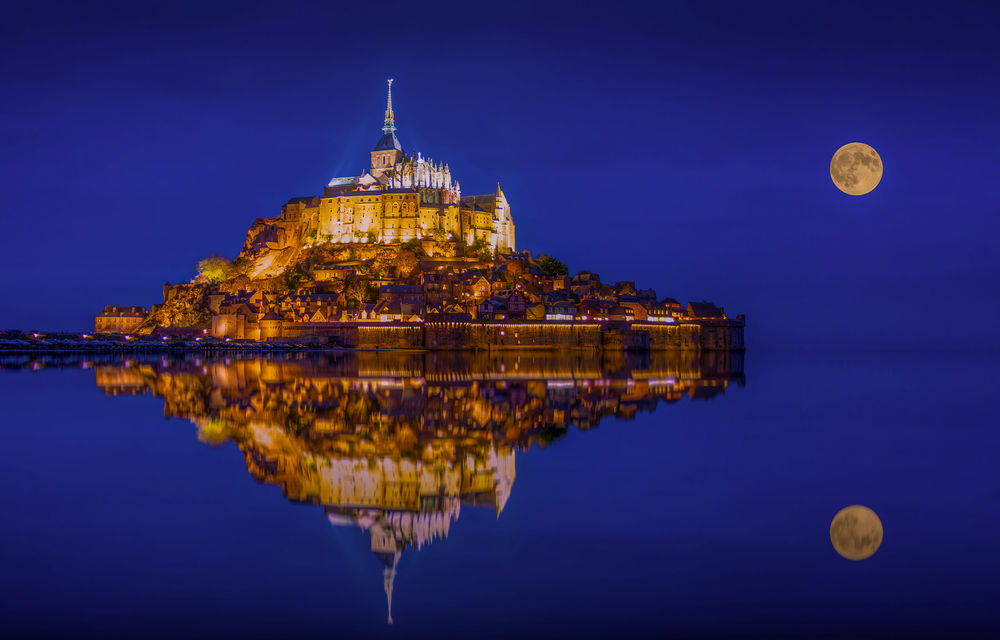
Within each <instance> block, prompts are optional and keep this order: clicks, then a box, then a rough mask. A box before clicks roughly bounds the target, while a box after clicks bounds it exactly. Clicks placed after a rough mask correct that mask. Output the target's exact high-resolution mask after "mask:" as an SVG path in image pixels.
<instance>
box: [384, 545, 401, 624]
mask: <svg viewBox="0 0 1000 640" xmlns="http://www.w3.org/2000/svg"><path fill="white" fill-rule="evenodd" d="M400 555H402V554H400V553H399V552H398V551H397V552H396V553H395V554H393V556H392V564H389V563H388V562H387V563H386V565H385V568H384V569H382V588H383V589H385V605H386V609H388V611H389V619H388V620H387V621H386V622H388V623H389V624H392V583H393V582H394V581H395V580H396V565H397V564H399V556H400Z"/></svg>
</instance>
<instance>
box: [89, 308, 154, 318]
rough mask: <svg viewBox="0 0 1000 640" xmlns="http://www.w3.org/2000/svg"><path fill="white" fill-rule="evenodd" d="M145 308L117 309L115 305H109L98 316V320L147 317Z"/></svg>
mask: <svg viewBox="0 0 1000 640" xmlns="http://www.w3.org/2000/svg"><path fill="white" fill-rule="evenodd" d="M145 315H146V308H145V307H116V306H114V305H108V306H106V307H104V310H103V311H101V312H100V313H98V314H97V317H98V318H110V317H114V318H121V317H137V316H145Z"/></svg>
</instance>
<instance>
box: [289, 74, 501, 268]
mask: <svg viewBox="0 0 1000 640" xmlns="http://www.w3.org/2000/svg"><path fill="white" fill-rule="evenodd" d="M282 215H283V217H285V218H286V219H291V218H298V219H299V220H300V221H301V222H302V223H304V226H305V230H306V234H305V235H306V237H308V238H310V240H311V241H312V242H315V243H323V242H343V243H351V242H381V243H392V242H406V241H408V240H414V239H422V238H427V239H431V238H433V239H438V240H445V239H454V240H460V241H464V242H466V243H467V244H473V243H475V242H477V241H479V242H480V243H485V244H486V245H488V246H490V247H492V248H494V249H496V250H500V251H512V250H513V249H514V221H513V220H512V219H511V215H510V205H509V204H508V203H507V198H506V196H504V193H503V191H502V190H501V189H500V185H499V184H498V185H497V188H496V191H495V192H494V193H491V194H487V195H471V196H463V195H462V191H461V187H460V186H459V182H458V180H457V179H456V178H455V177H454V176H452V173H451V168H450V167H449V166H448V165H447V164H441V163H435V162H434V161H433V160H431V159H430V158H424V157H423V155H422V154H420V153H414V154H410V155H408V154H406V153H404V152H403V147H402V145H401V144H400V143H399V138H398V137H396V124H395V114H394V113H393V110H392V79H390V80H389V92H388V97H387V100H386V108H385V121H384V125H383V127H382V137H381V138H379V141H378V143H376V144H375V148H374V149H372V152H371V167H370V169H369V170H367V171H365V172H364V173H362V174H361V175H360V176H348V177H337V178H333V179H332V180H330V182H329V184H327V185H326V187H325V189H324V192H323V195H322V196H311V197H306V198H293V199H292V200H290V201H289V202H288V203H287V204H286V205H285V206H284V207H283V208H282Z"/></svg>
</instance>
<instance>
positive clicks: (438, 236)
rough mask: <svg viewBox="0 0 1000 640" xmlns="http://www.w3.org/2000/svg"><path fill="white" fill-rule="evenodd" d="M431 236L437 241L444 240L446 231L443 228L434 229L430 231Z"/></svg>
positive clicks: (446, 237)
mask: <svg viewBox="0 0 1000 640" xmlns="http://www.w3.org/2000/svg"><path fill="white" fill-rule="evenodd" d="M431 236H432V237H433V238H434V239H435V240H437V241H438V242H444V241H445V240H447V239H448V232H447V231H445V230H444V229H435V230H434V231H432V232H431Z"/></svg>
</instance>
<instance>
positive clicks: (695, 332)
mask: <svg viewBox="0 0 1000 640" xmlns="http://www.w3.org/2000/svg"><path fill="white" fill-rule="evenodd" d="M632 330H633V331H642V332H644V333H646V334H648V335H649V348H650V349H651V350H654V351H655V350H659V349H698V348H700V344H701V342H700V341H701V326H700V325H697V324H654V323H651V322H650V323H645V322H635V323H632Z"/></svg>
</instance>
